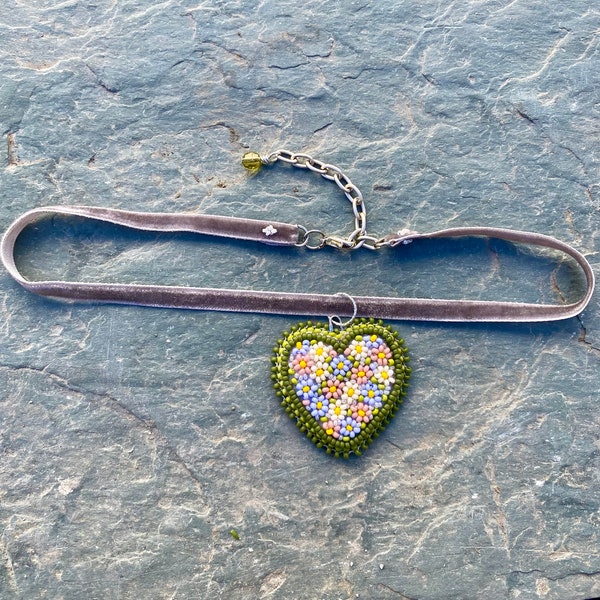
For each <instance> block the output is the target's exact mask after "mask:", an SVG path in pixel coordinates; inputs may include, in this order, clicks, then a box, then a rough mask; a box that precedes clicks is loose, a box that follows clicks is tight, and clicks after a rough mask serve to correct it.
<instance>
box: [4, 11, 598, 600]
mask: <svg viewBox="0 0 600 600" xmlns="http://www.w3.org/2000/svg"><path fill="white" fill-rule="evenodd" d="M3 6H4V10H3V11H2V14H1V15H0V35H1V39H2V44H1V45H0V58H1V62H0V65H1V66H0V77H1V79H0V129H1V131H2V134H3V136H4V144H5V146H4V148H5V151H4V153H3V155H4V156H3V159H2V166H1V170H0V193H1V198H2V202H1V205H0V225H1V227H2V229H5V228H6V227H7V226H8V225H9V223H10V222H11V221H12V220H13V219H14V218H16V217H17V216H18V215H19V214H21V213H22V212H24V211H25V210H27V209H30V208H33V207H36V206H42V205H46V204H77V203H83V204H95V205H102V206H111V207H120V208H127V209H138V210H148V211H196V212H206V213H217V214H228V215H242V216H248V217H265V216H267V217H268V218H273V219H277V220H283V221H289V222H294V223H295V222H300V223H302V224H304V225H306V226H307V227H309V228H312V227H316V228H324V229H326V230H327V231H333V232H337V233H343V232H347V231H348V229H349V227H350V223H351V218H350V217H351V215H350V211H349V206H348V203H347V202H346V200H345V198H344V197H343V195H342V194H340V193H339V191H338V190H336V188H335V186H332V185H331V184H330V183H328V182H326V181H324V180H321V179H320V178H318V177H317V176H313V175H311V174H309V173H306V172H301V171H299V170H295V169H291V168H289V167H287V168H286V167H283V166H281V167H280V166H276V167H274V168H273V169H271V170H270V171H268V172H263V173H261V174H259V175H258V176H256V177H254V178H249V177H248V176H247V175H246V174H245V173H244V172H243V170H242V169H241V167H240V165H239V159H240V157H241V154H242V153H243V152H244V151H245V149H247V148H252V149H255V150H258V151H260V152H265V153H266V152H269V151H271V150H274V149H276V148H278V147H286V148H289V149H290V150H295V151H306V152H310V153H312V154H314V155H315V156H317V157H318V158H321V159H323V160H326V161H329V162H332V163H334V164H338V165H340V166H342V167H343V168H344V169H346V170H347V172H348V174H349V175H350V177H351V178H352V180H353V181H354V182H355V183H356V184H357V185H359V186H360V187H361V189H362V190H363V193H364V195H365V198H366V202H367V207H368V209H369V230H370V231H372V232H373V233H374V234H378V235H379V234H385V233H388V232H390V231H395V230H398V229H401V228H403V227H410V228H412V229H416V230H422V231H426V230H433V229H438V228H442V227H445V226H458V225H477V224H485V225H495V226H504V227H512V228H526V229H531V230H534V231H539V232H543V233H547V234H550V235H555V236H557V237H560V238H561V239H564V240H565V241H567V242H570V243H572V244H574V245H576V246H577V247H578V248H579V249H580V250H581V251H582V252H584V253H585V254H586V255H587V256H588V257H589V259H590V261H591V262H592V263H593V265H594V268H595V269H596V270H597V268H598V263H599V259H598V244H599V239H598V235H599V231H600V212H599V211H600V181H599V175H600V172H599V168H598V167H599V161H598V122H599V117H600V114H599V109H600V92H599V91H598V90H599V89H600V68H599V35H598V32H599V12H598V9H597V8H596V7H594V3H590V2H587V1H584V0H565V1H563V2H555V3H547V2H543V1H541V0H532V1H528V2H523V1H519V0H516V1H511V0H482V1H475V0H467V1H466V2H461V3H446V4H444V3H439V2H431V1H425V2H416V3H415V2H405V1H402V2H396V1H393V0H377V1H369V0H363V1H354V0H351V1H349V2H344V3H342V2H340V1H331V0H330V1H329V2H324V1H323V0H308V1H306V2H303V3H282V2H275V1H270V0H264V1H262V2H255V1H242V0H237V1H236V0H234V1H231V2H222V1H217V0H212V1H211V0H206V1H202V2H197V1H191V0H180V1H176V0H166V1H164V2H151V1H150V0H148V1H146V2H144V1H143V0H110V1H109V0H97V1H95V2H83V1H76V0H73V1H66V2H60V3H56V2H51V1H50V0H39V1H34V0H7V2H5V3H4V5H3ZM18 256H19V264H20V265H21V267H22V269H23V271H24V272H25V273H27V274H28V276H30V277H39V276H42V275H43V274H47V273H51V274H53V275H55V276H60V277H69V278H80V279H85V280H103V281H107V280H110V281H130V282H133V281H137V282H144V281H147V282H150V281H152V282H157V283H165V284H182V285H204V284H209V285H238V286H240V287H254V288H256V289H285V290H298V291H301V290H325V289H327V290H331V291H345V292H347V293H355V294H361V293H364V291H365V290H369V291H377V292H380V293H382V294H386V293H387V294H389V293H400V294H403V295H412V294H417V295H421V296H437V297H468V298H488V299H497V298H506V299H523V300H531V301H535V300H538V299H540V300H545V301H557V300H558V299H559V298H563V297H568V296H569V295H570V294H573V295H574V296H575V295H576V294H577V293H578V292H579V291H580V290H581V278H580V276H578V275H577V274H576V273H574V272H573V270H572V269H571V268H570V267H569V265H568V264H566V263H565V264H560V263H557V262H556V260H555V259H554V258H549V257H535V256H532V255H531V254H529V253H527V252H524V251H522V250H521V249H519V250H517V249H515V248H513V247H512V246H510V245H508V244H501V243H496V242H492V243H485V242H483V241H477V240H475V241H472V242H444V243H436V244H433V243H432V244H427V245H423V246H421V247H419V248H416V247H407V248H406V249H405V250H403V251H402V253H400V252H394V253H391V252H387V253H386V252H383V253H381V254H380V255H377V254H374V253H369V252H367V251H364V252H357V253H355V254H343V253H340V252H335V251H323V252H321V253H309V252H305V251H301V250H291V251H281V250H276V249H265V248H256V247H255V246H253V245H251V244H242V243H237V244H229V243H222V242H219V241H214V240H212V241H211V240H205V239H196V238H194V237H192V236H171V237H169V236H152V235H136V234H131V233H129V232H124V231H122V230H119V229H116V228H111V227H108V226H92V225H89V224H85V223H81V222H78V221H74V220H65V221H62V220H60V219H58V220H55V221H54V222H51V223H45V224H42V225H40V227H39V228H37V229H36V230H35V231H29V232H27V234H26V235H24V237H23V239H22V240H21V242H20V244H19V248H18ZM0 294H1V307H2V321H1V323H0V336H1V337H0V339H1V341H2V343H1V346H0V377H1V382H0V389H1V390H2V394H1V397H0V456H1V460H0V597H1V598H3V599H6V600H12V599H17V598H19V599H20V598H23V599H32V598H53V599H71V598H91V599H96V598H97V599H100V598H101V599H103V600H105V599H129V598H157V599H158V598H160V599H167V598H169V599H187V598H223V599H227V600H237V599H240V600H241V599H253V598H285V599H289V598H299V599H326V600H337V599H338V598H342V599H349V598H363V599H366V598H369V599H374V600H377V599H388V598H389V599H396V598H409V599H416V598H418V599H427V600H441V599H446V600H447V599H465V598H467V599H471V598H498V599H503V598H506V599H513V598H514V599H516V598H519V599H521V600H522V599H529V598H541V599H545V600H552V599H565V598H569V599H584V598H591V597H594V596H599V595H600V556H599V554H598V547H599V544H600V539H599V537H600V536H599V533H598V532H599V525H600V512H599V504H600V499H599V498H600V480H599V477H598V472H599V470H598V469H599V467H600V455H599V451H600V442H599V437H598V427H599V425H600V418H599V417H598V400H599V399H600V397H599V396H600V394H599V387H600V384H599V376H598V365H599V358H600V339H599V335H598V331H599V329H600V312H599V306H598V298H597V296H596V297H595V298H593V300H592V303H591V305H590V306H589V308H588V309H587V310H586V311H585V313H584V314H583V315H582V316H581V317H580V318H579V319H571V320H568V321H565V322H561V323H555V324H549V325H544V324H540V325H534V326H528V325H514V326H510V325H506V326H491V325H437V324H422V323H395V325H396V326H397V327H398V328H399V329H400V330H401V331H402V333H403V336H404V337H405V339H406V341H407V344H408V345H409V347H410V349H411V352H412V362H413V368H414V371H413V380H412V386H411V390H410V392H409V395H408V397H407V400H406V402H405V405H404V406H403V408H402V410H401V412H400V414H399V415H398V416H397V418H396V419H395V421H394V422H393V423H392V424H391V425H390V426H389V427H388V429H387V430H386V431H385V433H384V434H383V435H382V437H381V438H380V439H379V440H378V441H377V443H376V444H375V445H374V446H373V447H372V448H371V449H370V450H369V451H368V452H367V453H366V454H365V455H364V456H363V457H361V458H360V459H357V460H349V461H342V460H338V461H336V460H334V459H332V458H330V457H328V456H327V455H325V454H324V453H322V452H321V451H319V450H318V449H316V448H314V447H313V446H312V444H311V443H310V442H309V441H308V440H307V439H305V438H304V437H303V436H302V435H301V434H300V433H299V432H298V431H297V430H296V428H295V426H294V424H293V423H292V421H291V420H289V419H288V418H287V417H286V416H285V414H282V411H281V409H280V407H279V405H278V403H277V400H276V397H275V395H274V392H273V390H272V388H271V383H270V379H269V367H270V363H269V357H270V352H271V349H272V347H273V345H274V343H275V341H276V340H277V338H278V337H279V336H280V334H281V332H282V331H283V330H284V329H285V328H286V327H289V326H290V324H292V323H293V322H294V320H293V319H288V318H281V317H271V316H264V315H242V314H224V313H218V312H209V313H196V312H186V311H175V310H160V309H142V308H138V307H116V306H90V305H67V304H61V303H57V302H51V301H49V300H44V299H40V298H37V297H35V296H33V295H31V294H29V293H27V292H26V291H24V290H22V289H20V288H19V287H18V286H17V284H15V283H14V282H13V281H12V280H11V279H10V277H9V276H8V275H7V274H5V273H4V274H0ZM231 530H234V531H235V532H236V535H237V537H239V539H235V537H234V536H233V535H232V534H231Z"/></svg>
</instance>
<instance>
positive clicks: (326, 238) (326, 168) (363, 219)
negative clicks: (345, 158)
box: [261, 150, 385, 250]
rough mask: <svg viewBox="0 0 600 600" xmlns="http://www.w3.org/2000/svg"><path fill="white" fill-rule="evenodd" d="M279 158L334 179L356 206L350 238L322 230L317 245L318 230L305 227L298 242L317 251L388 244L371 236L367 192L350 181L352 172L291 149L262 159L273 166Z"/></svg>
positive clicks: (353, 211) (328, 178)
mask: <svg viewBox="0 0 600 600" xmlns="http://www.w3.org/2000/svg"><path fill="white" fill-rule="evenodd" d="M278 160H280V161H281V162H284V163H286V164H289V165H292V166H294V167H297V168H299V169H308V170H309V171H312V172H313V173H317V174H319V175H321V177H323V178H324V179H327V180H328V181H333V182H334V183H335V184H336V185H337V186H338V188H339V189H340V190H342V192H344V194H345V196H346V198H348V200H349V201H350V204H351V205H352V213H353V216H354V230H353V231H352V233H351V234H350V235H349V236H348V237H346V238H344V237H340V236H335V235H325V234H323V233H322V232H318V233H319V234H320V235H322V236H323V237H322V239H321V240H320V242H319V243H318V244H314V243H310V241H309V237H310V236H311V235H313V236H314V234H315V233H317V232H315V231H314V230H311V231H308V230H306V229H305V228H304V227H302V228H301V229H302V236H303V237H302V239H301V240H300V241H299V243H298V244H299V245H300V246H306V247H307V248H311V249H315V250H316V249H318V248H323V246H325V245H329V246H334V247H336V248H350V249H355V248H360V247H362V246H364V247H365V248H369V249H371V250H376V249H378V248H380V247H382V246H383V245H385V244H383V243H382V240H378V239H376V238H374V237H372V236H370V235H367V209H366V207H365V202H364V200H363V195H362V193H361V191H360V190H359V189H358V187H356V186H355V185H354V184H353V183H352V181H350V178H349V177H348V175H346V174H345V173H344V172H343V171H342V170H341V169H340V168H339V167H336V166H335V165H331V164H329V163H325V162H323V161H321V160H318V159H316V158H313V157H312V156H310V154H304V153H301V152H290V151H289V150H277V151H276V152H272V153H271V154H269V155H268V156H265V157H261V161H262V163H263V164H265V165H272V164H274V163H276V162H277V161H278Z"/></svg>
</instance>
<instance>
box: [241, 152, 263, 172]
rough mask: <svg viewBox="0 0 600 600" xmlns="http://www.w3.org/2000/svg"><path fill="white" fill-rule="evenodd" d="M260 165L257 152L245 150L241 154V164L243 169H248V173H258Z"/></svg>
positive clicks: (260, 161)
mask: <svg viewBox="0 0 600 600" xmlns="http://www.w3.org/2000/svg"><path fill="white" fill-rule="evenodd" d="M262 165H263V164H262V160H261V158H260V154H258V153H257V152H246V154H244V156H242V166H243V167H244V168H245V169H248V171H250V173H258V172H259V171H260V169H261V167H262Z"/></svg>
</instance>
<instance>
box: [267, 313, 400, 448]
mask: <svg viewBox="0 0 600 600" xmlns="http://www.w3.org/2000/svg"><path fill="white" fill-rule="evenodd" d="M283 335H284V337H283V339H281V340H279V342H278V345H277V346H276V347H275V356H274V357H273V359H272V360H273V365H274V366H273V375H272V377H273V380H274V382H275V391H276V392H277V395H278V396H280V397H281V398H282V406H283V407H284V408H285V410H286V412H287V413H288V415H289V416H290V417H291V418H292V419H295V420H296V424H297V425H298V427H299V428H300V430H301V431H303V432H304V433H306V435H307V436H308V437H309V439H311V440H312V441H313V442H314V443H315V444H316V445H317V446H318V447H320V448H325V450H326V451H327V453H333V454H334V455H335V456H336V457H338V456H343V457H345V458H347V457H348V456H349V455H350V454H356V455H360V454H361V452H362V451H363V450H365V449H366V448H367V447H368V446H369V444H370V443H371V442H372V441H373V439H374V438H376V437H377V436H378V435H379V433H380V432H381V431H382V430H383V429H384V428H385V426H386V425H387V424H388V422H389V421H390V419H391V418H392V417H393V416H394V414H395V412H396V411H397V410H398V408H399V406H400V404H401V403H402V399H403V397H404V396H405V394H406V389H407V387H408V379H409V377H410V367H409V366H408V361H409V357H408V351H407V349H406V346H405V345H404V340H402V339H401V338H400V336H399V335H398V333H397V332H396V331H394V329H392V328H391V327H389V326H386V325H384V324H383V322H382V321H375V320H373V319H369V320H366V319H356V320H354V321H353V323H352V325H351V326H350V327H348V328H347V329H344V330H342V331H330V330H329V326H328V325H327V324H325V323H312V322H310V321H307V322H305V323H299V324H297V325H295V326H294V327H293V328H292V329H291V330H290V331H289V332H284V334H283Z"/></svg>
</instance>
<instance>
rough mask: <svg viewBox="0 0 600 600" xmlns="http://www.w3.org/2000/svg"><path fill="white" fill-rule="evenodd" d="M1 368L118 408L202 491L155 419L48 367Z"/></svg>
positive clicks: (199, 481) (191, 471)
mask: <svg viewBox="0 0 600 600" xmlns="http://www.w3.org/2000/svg"><path fill="white" fill-rule="evenodd" d="M0 368H2V369H7V370H11V371H25V372H26V371H29V372H32V373H35V374H38V375H43V376H44V377H47V378H48V379H49V380H50V381H52V382H53V383H54V384H55V385H57V386H58V387H60V388H62V389H65V390H68V391H69V392H72V393H74V394H78V395H79V396H82V397H84V398H85V399H86V400H88V402H89V399H88V397H92V398H95V399H96V400H102V401H104V402H106V403H107V405H108V406H109V407H110V406H112V407H113V409H115V408H116V410H117V412H120V413H121V414H122V415H124V416H125V417H127V418H128V419H129V420H132V421H134V422H135V423H137V424H138V425H140V426H142V427H143V429H145V430H146V431H147V432H149V433H150V434H151V435H152V436H153V437H154V438H155V439H156V440H157V441H160V447H161V448H162V449H163V450H164V451H165V453H166V455H167V458H169V459H171V460H172V461H173V462H174V463H175V464H177V465H178V466H179V467H180V468H181V469H182V471H183V472H184V473H185V474H186V475H187V476H188V477H190V478H191V479H192V480H193V481H194V482H195V484H196V486H197V487H198V491H200V492H201V491H202V481H201V479H200V477H199V476H198V475H197V474H196V473H195V472H194V471H193V470H192V468H191V467H190V466H189V465H188V464H187V463H186V462H185V460H184V459H183V458H182V457H181V456H180V454H179V453H178V452H177V450H176V449H175V448H174V447H173V446H172V445H171V443H170V442H169V439H168V438H167V436H166V435H165V434H164V433H163V432H162V431H161V430H160V428H159V427H158V425H157V424H156V422H155V421H154V420H153V419H148V418H144V417H142V416H140V415H138V414H137V413H136V412H135V411H133V410H132V409H131V408H129V407H128V406H127V405H125V404H123V403H122V402H121V401H120V400H119V399H117V398H116V397H114V396H111V395H110V394H108V393H105V394H99V393H97V392H92V391H90V390H83V389H81V388H76V387H73V386H72V385H71V384H69V382H68V380H67V379H65V378H64V377H61V376H60V375H58V374H56V373H52V372H51V371H49V370H48V368H47V367H44V368H39V367H30V366H15V365H8V364H3V365H0Z"/></svg>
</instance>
